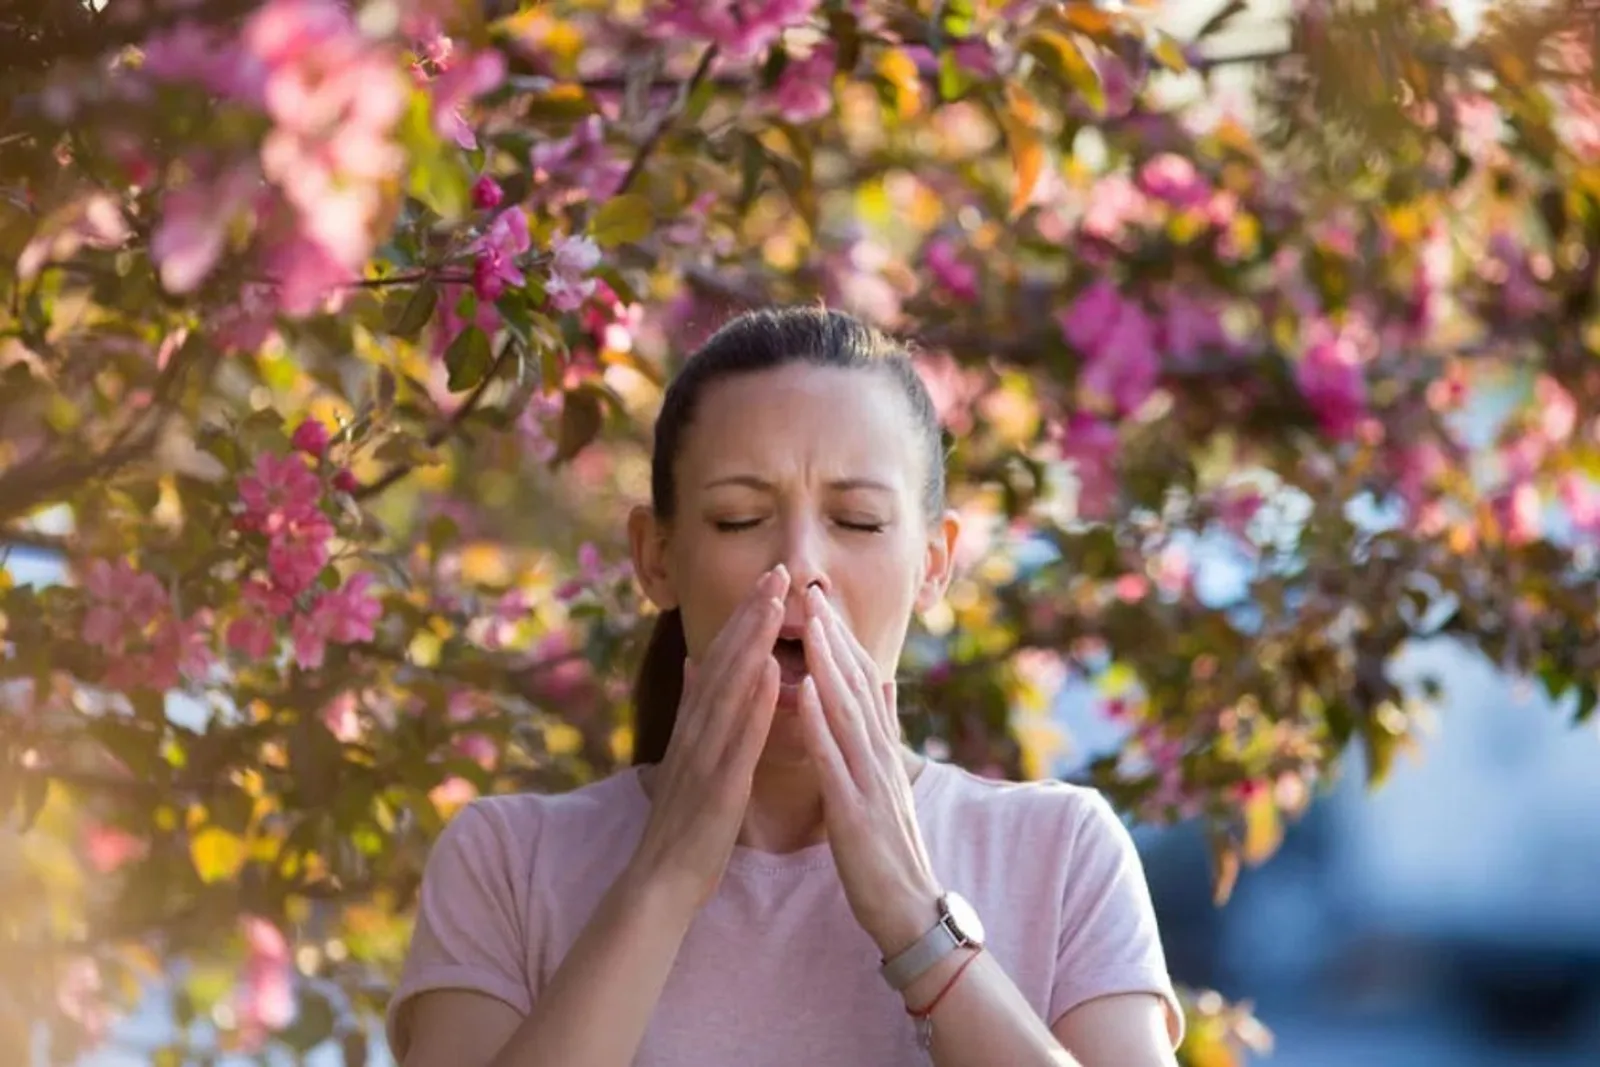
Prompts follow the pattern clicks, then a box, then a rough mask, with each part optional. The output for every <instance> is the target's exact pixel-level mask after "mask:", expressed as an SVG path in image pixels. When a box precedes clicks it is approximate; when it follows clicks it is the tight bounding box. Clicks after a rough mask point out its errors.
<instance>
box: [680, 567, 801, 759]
mask: <svg viewBox="0 0 1600 1067" xmlns="http://www.w3.org/2000/svg"><path fill="white" fill-rule="evenodd" d="M788 587H789V572H788V571H787V570H786V569H785V568H784V567H783V566H782V565H781V564H780V565H779V566H777V567H775V568H773V569H772V570H771V571H769V572H767V573H766V574H765V575H763V576H762V578H761V580H760V581H758V582H757V583H756V587H755V588H754V589H753V590H752V591H751V593H750V595H749V596H747V597H746V598H745V600H744V602H743V603H742V604H740V605H739V607H738V608H736V609H735V610H734V613H733V615H732V616H731V617H730V618H729V619H728V621H727V622H726V623H724V624H723V626H722V629H721V630H720V631H719V632H718V633H717V636H716V637H714V638H712V640H711V644H710V645H708V646H707V648H706V655H705V658H704V660H703V661H701V662H699V663H695V664H694V668H693V686H692V687H691V685H690V684H689V683H690V679H689V677H688V676H687V675H686V677H685V680H684V689H683V693H682V696H681V697H680V703H679V713H680V716H681V721H680V723H679V728H675V729H674V730H673V736H674V737H682V738H683V743H684V744H693V745H700V744H707V743H712V742H714V741H716V740H720V737H719V738H711V737H709V736H707V734H706V725H707V723H706V719H707V718H708V716H709V714H710V711H711V709H712V707H713V706H714V705H715V704H716V702H717V698H718V696H719V695H720V694H722V693H725V692H726V691H727V690H729V689H732V690H734V691H735V693H736V695H738V696H740V697H742V696H744V695H745V694H746V693H747V692H748V691H749V689H750V686H751V685H752V684H753V680H754V678H755V674H756V672H757V671H759V670H760V665H761V660H762V658H763V654H765V655H766V656H770V655H771V653H772V645H773V643H774V642H775V641H777V639H778V630H779V629H780V628H781V627H782V625H783V601H782V599H781V597H782V595H783V592H784V591H786V590H787V589H788ZM769 592H771V593H772V595H771V596H768V595H767V594H768V593H769Z"/></svg>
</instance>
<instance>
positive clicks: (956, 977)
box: [906, 945, 983, 1049]
mask: <svg viewBox="0 0 1600 1067" xmlns="http://www.w3.org/2000/svg"><path fill="white" fill-rule="evenodd" d="M982 954H983V946H982V945H978V946H977V947H976V950H975V951H974V952H973V953H972V955H970V956H968V957H967V960H966V962H965V963H963V964H962V965H961V966H959V967H957V968H956V973H955V974H952V975H951V976H950V980H949V981H947V982H945V984H944V988H943V989H941V990H939V992H938V993H936V994H935V995H934V998H933V999H932V1000H931V1001H929V1002H928V1005H927V1007H924V1008H912V1007H911V1006H910V1005H907V1006H906V1014H907V1015H909V1016H911V1017H912V1018H913V1019H915V1020H916V1021H917V1038H918V1040H919V1041H920V1042H921V1044H922V1047H923V1048H924V1049H930V1048H932V1047H933V1011H934V1009H935V1008H937V1007H938V1006H939V1002H940V1001H942V1000H943V999H944V998H945V997H946V996H947V995H949V993H950V990H952V989H954V988H955V987H956V983H957V982H959V981H961V976H962V975H964V974H966V973H967V968H968V967H971V966H972V965H973V964H974V963H976V962H978V957H979V956H981V955H982Z"/></svg>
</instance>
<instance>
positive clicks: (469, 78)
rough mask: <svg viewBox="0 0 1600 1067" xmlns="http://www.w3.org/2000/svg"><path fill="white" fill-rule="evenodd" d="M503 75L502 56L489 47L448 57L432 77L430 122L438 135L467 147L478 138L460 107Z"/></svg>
mask: <svg viewBox="0 0 1600 1067" xmlns="http://www.w3.org/2000/svg"><path fill="white" fill-rule="evenodd" d="M505 76H506V57H505V56H503V55H501V54H500V52H498V51H496V50H494V49H489V50H487V51H482V52H475V53H473V54H471V55H470V56H468V57H466V59H464V60H457V59H456V58H454V57H452V58H451V60H450V61H449V62H448V63H446V64H445V65H444V68H443V69H442V70H441V71H440V73H439V75H438V77H437V78H435V79H434V81H433V86H432V88H433V124H434V129H435V130H436V131H437V132H438V133H439V136H441V137H447V138H449V139H450V140H452V141H454V142H455V144H456V145H457V146H458V147H460V148H465V149H467V150H468V151H471V150H473V149H475V148H477V147H478V138H477V136H476V135H475V134H474V133H473V132H472V127H471V126H469V125H467V120H466V119H465V117H463V115H462V110H461V109H462V107H463V106H464V105H465V104H467V103H468V102H469V101H471V100H473V99H474V98H476V97H479V96H482V95H483V94H484V93H487V92H489V91H491V90H493V89H495V88H497V87H498V86H499V85H500V83H501V81H503V80H504V79H505Z"/></svg>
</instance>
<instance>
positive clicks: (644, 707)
mask: <svg viewBox="0 0 1600 1067" xmlns="http://www.w3.org/2000/svg"><path fill="white" fill-rule="evenodd" d="M688 655H689V644H688V642H687V641H686V640H685V639H684V636H683V616H682V615H680V614H679V613H678V610H677V609H676V608H674V609H672V610H671V611H663V612H662V613H661V614H660V615H659V616H657V617H656V624H655V628H654V629H652V630H651V631H650V643H649V644H648V645H646V646H645V650H644V660H643V661H642V662H641V663H640V664H639V675H638V677H637V678H636V679H635V680H634V683H633V762H634V764H635V765H639V764H645V763H660V762H661V761H662V759H663V758H665V757H666V754H667V742H668V741H670V740H672V728H673V726H674V725H676V724H677V721H678V701H679V700H681V699H682V698H683V661H684V658H685V657H686V656H688Z"/></svg>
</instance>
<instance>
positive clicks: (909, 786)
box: [388, 309, 1182, 1067]
mask: <svg viewBox="0 0 1600 1067" xmlns="http://www.w3.org/2000/svg"><path fill="white" fill-rule="evenodd" d="M651 495H652V497H653V501H652V505H653V506H652V507H651V508H641V509H637V510H636V511H635V512H634V514H632V515H631V516H630V520H629V529H628V532H629V537H630V542H631V546H632V552H633V560H634V565H635V569H636V571H637V574H638V576H639V579H640V582H641V584H642V585H643V588H644V591H645V593H646V594H647V595H648V596H649V597H650V599H651V600H652V601H653V602H654V603H655V604H656V605H657V606H658V607H659V608H660V609H661V612H662V613H661V615H660V618H659V620H658V622H657V624H656V630H655V633H654V635H653V637H652V639H651V643H650V647H649V649H648V650H647V652H646V655H645V663H644V666H643V668H642V670H641V672H640V676H639V680H638V685H637V689H636V694H635V703H636V706H637V710H638V717H639V721H638V727H637V731H636V733H637V748H638V751H637V753H636V755H635V766H634V767H632V768H630V769H628V770H627V771H624V772H621V773H618V774H616V775H613V776H611V777H609V778H607V779H604V780H602V781H599V782H596V783H592V784H590V785H588V786H585V787H583V788H580V789H577V790H575V791H573V792H570V793H566V794H563V795H558V796H539V795H532V794H525V795H513V796H498V797H490V798H483V799H480V800H478V801H475V802H474V803H473V804H471V805H469V806H468V807H467V808H466V809H465V810H463V811H462V812H461V813H460V814H459V815H458V816H457V817H456V818H455V819H454V820H453V821H452V822H451V823H450V825H449V826H448V828H447V829H446V830H445V832H444V833H443V834H442V835H441V836H440V838H439V841H438V843H437V845H436V846H435V848H434V851H433V854H432V856H431V857H430V859H429V863H428V869H427V871H426V873H425V876H424V880H423V886H422V893H421V903H420V908H419V915H418V921H417V926H416V931H415V934H414V935H413V940H412V945H411V952H410V956H409V958H408V960H407V963H406V968H405V972H404V975H403V977H402V979H401V982H400V985H399V988H398V990H397V991H396V994H395V998H394V1001H393V1002H392V1004H391V1005H390V1008H389V1018H388V1028H389V1036H390V1043H391V1046H392V1047H393V1049H394V1052H395V1054H396V1056H397V1057H398V1058H399V1060H400V1062H401V1063H402V1064H403V1065H404V1067H491V1065H493V1067H547V1065H550V1067H624V1065H627V1064H637V1065H640V1067H734V1065H741V1067H742V1065H747V1064H757V1065H770V1067H790V1065H793V1067H802V1065H803V1067H819V1065H822V1067H829V1065H836V1064H850V1065H856V1064H861V1065H871V1067H896V1065H901V1064H906V1065H910V1064H926V1063H928V1062H929V1058H930V1056H931V1059H932V1062H934V1063H936V1064H938V1065H939V1067H979V1065H982V1067H997V1065H999V1067H1022V1065H1032V1064H1041V1065H1042V1064H1053V1065H1072V1064H1079V1065H1082V1067H1166V1065H1171V1064H1173V1063H1174V1062H1175V1061H1174V1058H1173V1052H1172V1049H1173V1047H1174V1046H1175V1045H1176V1043H1177V1041H1178V1039H1179V1037H1180V1034H1181V1028H1182V1022H1181V1015H1180V1014H1179V1012H1178V1009H1177V1006H1176V1001H1175V998H1174V996H1173V992H1172V987H1171V985H1170V983H1169V981H1168V978H1167V974H1166V968H1165V963H1164V959H1163V954H1162V949H1161V945H1160V941H1159V938H1158V935H1157V931H1156V926H1155V920H1154V915H1153V911H1152V908H1151V904H1150V900H1149V894H1148V891H1147V889H1146V886H1145V881H1144V876H1143V872H1142V871H1141V869H1140V866H1139V861H1138V857H1137V855H1136V853H1135V852H1134V851H1133V846H1132V841H1131V839H1130V838H1129V836H1128V834H1127V832H1126V830H1125V829H1124V828H1123V827H1122V825H1121V823H1119V822H1118V821H1117V819H1116V817H1115V815H1114V814H1113V813H1112V811H1111V809H1110V807H1109V805H1107V804H1106V802H1105V801H1104V799H1103V798H1101V797H1100V795H1099V794H1097V793H1094V792H1092V791H1089V790H1085V789H1081V788H1076V787H1072V786H1068V785H1065V784H1062V783H1031V784H1016V783H1000V782H993V781H987V780H984V779H980V778H978V777H975V776H973V775H970V774H967V773H965V772H964V771H962V770H960V769H958V768H956V767H953V766H951V765H948V764H940V763H936V762H934V761H931V760H928V759H926V758H923V757H921V756H919V755H917V754H915V753H913V752H912V751H910V750H909V749H908V748H907V747H905V746H904V745H903V744H902V743H901V739H900V730H899V725H898V719H897V712H896V706H895V692H894V685H893V682H892V681H890V679H892V678H893V676H894V672H895V667H896V664H897V662H898V660H899V657H900V651H901V647H902V645H903V643H904V640H905V635H906V630H907V627H908V625H909V623H910V620H911V616H912V612H913V611H914V610H919V609H920V610H925V609H927V608H929V607H931V606H932V605H934V604H935V603H936V602H937V601H938V599H939V598H940V597H941V596H942V595H943V593H944V590H945V587H946V584H947V583H948V581H949V579H950V573H951V561H952V554H953V550H954V547H955V542H956V535H957V532H958V526H957V522H956V518H955V516H954V515H953V514H952V513H950V512H948V511H946V510H945V505H944V470H943V462H942V452H941V442H940V432H939V426H938V420H937V417H936V415H935V413H934V410H933V406H932V403H931V402H930V400H929V397H928V394H927V392H926V390H925V389H924V388H923V385H922V383H921V381H920V379H919V378H918V377H917V374H916V372H915V370H914V369H913V366H912V364H911V361H910V359H909V358H908V356H907V354H906V353H905V351H904V350H902V349H900V348H897V347H895V346H894V345H893V343H891V342H890V341H889V340H888V339H886V338H885V337H883V336H882V335H880V334H878V333H876V332H875V331H873V330H871V329H869V328H867V327H865V326H863V325H862V324H861V323H859V322H857V321H855V320H854V319H852V318H850V317H848V316H845V315H842V314H838V313H833V312H825V311H821V310H813V309H804V310H801V309H796V310H786V311H777V312H771V311H767V312H758V313H752V314H747V315H744V316H741V317H739V318H737V319H735V320H733V321H732V322H731V323H729V324H727V325H726V326H724V327H723V328H722V329H721V330H720V331H719V332H718V333H717V334H716V335H715V336H713V337H712V338H711V339H710V340H709V341H708V342H707V343H706V344H705V345H704V347H702V348H701V350H700V351H699V352H697V353H696V354H695V355H694V356H693V358H691V359H690V360H689V361H688V363H687V364H686V366H685V367H684V369H683V371H682V373H681V374H680V375H679V376H678V377H677V378H676V379H675V380H674V381H673V383H672V385H671V386H670V387H669V389H668V390H667V394H666V398H665V401H664V404H663V406H662V410H661V414H660V418H659V421H658V423H657V426H656V435H655V453H654V461H653V467H652V478H651Z"/></svg>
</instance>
